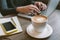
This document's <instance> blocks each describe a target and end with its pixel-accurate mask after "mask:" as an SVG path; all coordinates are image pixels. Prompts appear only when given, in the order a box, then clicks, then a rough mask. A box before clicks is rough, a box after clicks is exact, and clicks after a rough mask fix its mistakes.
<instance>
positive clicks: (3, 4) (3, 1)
mask: <svg viewBox="0 0 60 40" xmlns="http://www.w3.org/2000/svg"><path fill="white" fill-rule="evenodd" d="M1 13H2V14H3V15H7V14H11V13H17V12H16V8H8V6H7V2H6V0H1Z"/></svg>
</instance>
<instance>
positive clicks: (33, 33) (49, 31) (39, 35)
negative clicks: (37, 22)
mask: <svg viewBox="0 0 60 40" xmlns="http://www.w3.org/2000/svg"><path fill="white" fill-rule="evenodd" d="M52 32H53V29H52V27H51V26H50V25H49V24H47V25H46V28H45V29H44V31H43V32H42V33H38V32H36V31H34V28H33V26H32V24H30V25H29V26H28V27H27V33H28V34H29V35H30V36H31V37H34V38H47V37H49V36H50V35H51V34H52Z"/></svg>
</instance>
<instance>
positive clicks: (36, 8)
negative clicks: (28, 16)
mask: <svg viewBox="0 0 60 40" xmlns="http://www.w3.org/2000/svg"><path fill="white" fill-rule="evenodd" d="M31 8H34V9H35V10H37V11H38V12H39V11H40V10H39V9H38V7H36V6H35V5H34V6H32V7H31Z"/></svg>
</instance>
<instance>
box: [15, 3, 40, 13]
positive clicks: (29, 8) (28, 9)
mask: <svg viewBox="0 0 60 40" xmlns="http://www.w3.org/2000/svg"><path fill="white" fill-rule="evenodd" d="M16 11H17V12H21V13H29V12H32V11H36V12H39V11H40V10H39V9H38V7H36V6H35V5H32V4H31V5H27V6H22V7H17V8H16Z"/></svg>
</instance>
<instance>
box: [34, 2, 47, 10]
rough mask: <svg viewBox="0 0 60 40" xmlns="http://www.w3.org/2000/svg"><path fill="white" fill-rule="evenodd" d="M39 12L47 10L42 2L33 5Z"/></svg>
mask: <svg viewBox="0 0 60 40" xmlns="http://www.w3.org/2000/svg"><path fill="white" fill-rule="evenodd" d="M34 5H36V6H37V7H38V8H39V9H40V10H45V9H46V8H47V6H46V4H44V3H42V2H35V4H34Z"/></svg>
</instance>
